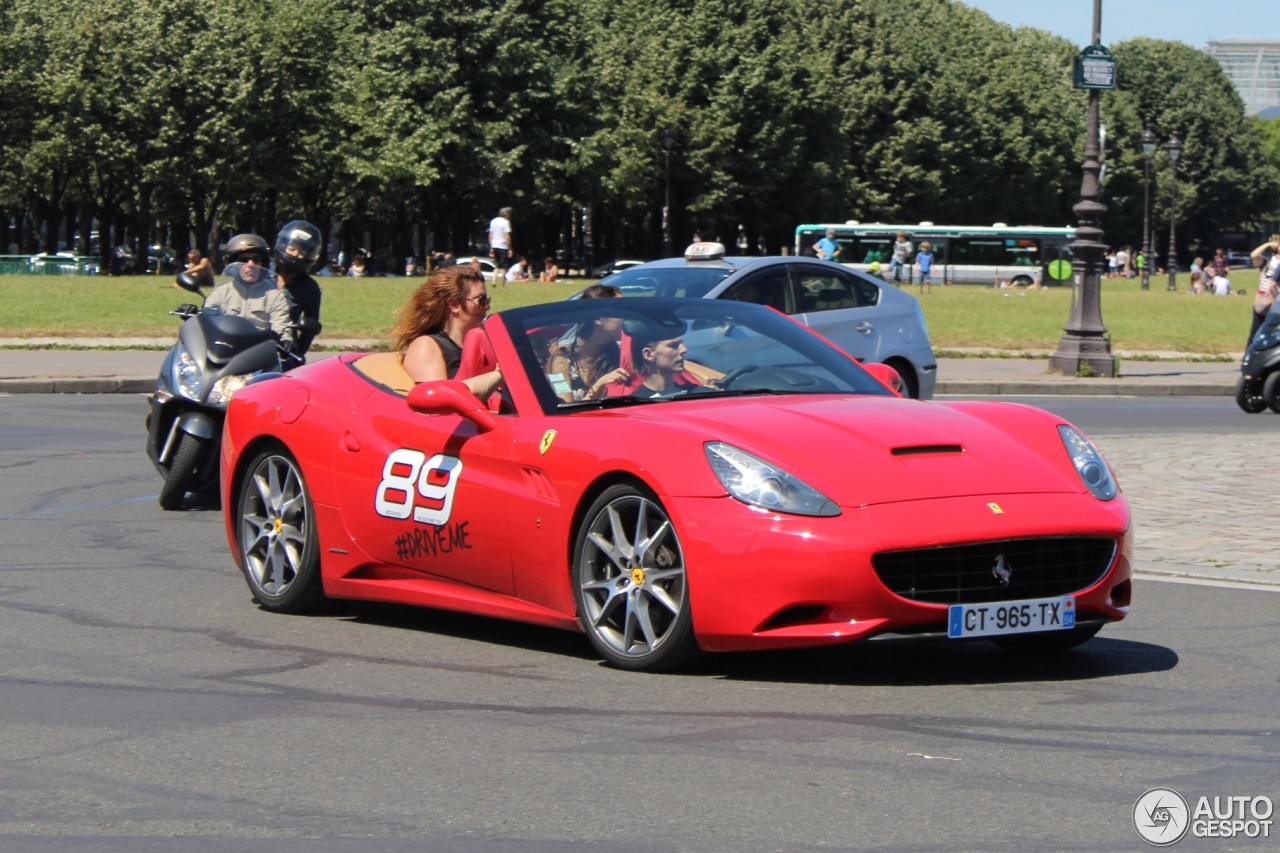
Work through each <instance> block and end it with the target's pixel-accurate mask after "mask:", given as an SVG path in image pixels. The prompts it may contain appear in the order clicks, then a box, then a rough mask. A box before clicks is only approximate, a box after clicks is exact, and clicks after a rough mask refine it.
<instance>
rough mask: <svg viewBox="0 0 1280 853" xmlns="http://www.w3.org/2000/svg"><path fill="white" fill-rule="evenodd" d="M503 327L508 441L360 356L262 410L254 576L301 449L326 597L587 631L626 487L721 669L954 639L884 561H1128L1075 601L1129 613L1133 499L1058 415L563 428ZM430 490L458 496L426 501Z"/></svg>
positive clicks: (905, 414) (232, 448) (968, 409)
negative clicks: (880, 559)
mask: <svg viewBox="0 0 1280 853" xmlns="http://www.w3.org/2000/svg"><path fill="white" fill-rule="evenodd" d="M485 329H486V330H487V331H488V333H489V336H490V340H491V343H492V347H493V351H494V354H495V355H496V357H497V358H498V360H499V361H500V362H501V363H502V365H503V366H504V376H505V377H507V386H508V389H509V393H510V396H511V400H512V403H513V405H514V408H515V410H516V412H518V414H497V415H494V416H493V417H494V420H495V427H494V428H493V429H491V430H488V431H484V430H482V429H480V428H479V427H478V426H477V425H476V424H475V423H473V422H472V421H470V420H468V419H466V418H464V417H462V416H459V415H453V414H423V413H420V412H416V411H413V410H412V409H411V408H410V407H409V405H408V403H407V401H406V399H405V398H404V397H402V396H398V395H396V394H394V393H392V392H390V391H389V390H386V389H384V388H381V387H379V386H377V385H376V384H374V383H373V382H371V381H370V379H368V378H366V377H365V376H362V375H361V374H359V373H358V372H357V371H356V370H355V369H353V367H352V363H353V362H354V361H356V360H357V359H358V358H360V356H359V355H355V354H346V355H341V356H338V357H334V358H330V359H324V360H322V361H319V362H315V363H313V364H310V365H307V366H306V367H303V368H299V369H297V370H294V371H292V372H291V373H289V374H288V375H285V376H283V377H279V378H275V379H271V380H268V381H265V382H259V383H256V384H253V385H250V386H248V387H246V388H245V389H243V390H242V391H240V392H239V393H238V394H237V395H236V397H235V398H234V400H233V401H232V403H231V406H230V410H229V412H228V417H227V423H226V430H225V436H224V441H223V449H222V464H223V471H222V475H223V476H222V488H223V496H222V497H223V506H224V507H225V508H227V512H226V514H225V515H226V525H227V530H226V532H227V537H228V541H229V543H230V545H231V551H232V553H233V554H234V555H236V559H237V560H239V559H240V556H239V554H240V551H239V548H238V547H237V541H236V535H237V532H236V529H235V523H234V520H233V519H234V515H235V513H234V512H233V511H232V510H233V508H234V504H235V500H236V496H237V489H238V484H239V481H240V478H241V476H242V474H243V469H244V466H245V465H246V464H247V462H248V461H249V458H250V457H251V456H252V455H253V453H254V450H255V448H258V447H262V446H265V445H266V444H268V443H270V444H271V445H276V446H278V445H282V446H283V447H285V448H287V450H288V452H289V453H290V454H291V455H292V456H293V457H294V458H295V459H296V460H297V462H298V464H299V467H300V469H301V471H302V473H303V475H304V478H305V481H306V484H307V488H308V490H309V493H310V497H311V500H312V502H313V505H314V508H315V512H314V516H315V523H316V527H317V530H318V534H319V542H320V568H321V574H322V578H323V587H324V591H325V593H326V594H327V595H329V596H331V597H335V598H350V599H368V600H381V601H388V602H401V603H408V604H414V605H421V606H428V607H440V608H446V609H451V610H458V611H464V612H470V613H477V614H484V615H487V616H497V617H501V618H508V619H516V620H522V621H527V622H532V623H537V624H541V625H549V626H554V627H560V628H568V629H574V630H577V629H579V625H578V617H577V613H576V606H575V598H574V591H573V589H572V578H571V570H572V560H573V553H572V552H573V546H574V539H575V535H576V533H577V530H578V527H579V525H580V522H581V516H582V514H583V512H584V511H585V509H586V507H587V505H589V504H590V503H591V501H592V500H593V497H594V496H595V495H596V494H598V493H599V492H600V490H601V488H602V487H603V484H608V483H612V482H616V481H619V480H629V481H632V482H638V483H642V484H644V486H645V487H647V488H648V489H649V490H651V491H652V492H653V493H654V494H655V495H656V496H657V498H658V500H659V501H660V502H661V503H662V505H663V506H664V508H665V509H666V511H667V513H668V514H669V516H670V518H671V520H672V523H673V525H674V528H675V530H676V532H677V535H678V537H679V542H680V545H681V547H682V549H683V551H684V555H685V563H686V565H687V572H688V589H689V596H690V604H691V608H692V616H693V625H694V631H695V635H696V637H697V640H698V643H699V645H700V646H701V647H702V648H704V649H707V650H749V649H765V648H788V647H798V646H816V645H825V644H834V643H843V642H848V641H851V640H857V639H862V638H867V637H872V636H875V635H877V634H881V633H898V632H908V633H911V632H924V631H943V632H945V630H946V620H947V606H946V605H945V604H927V603H921V602H917V601H913V600H910V599H908V598H904V597H901V596H899V595H897V594H895V593H893V592H891V591H890V590H889V589H888V588H887V587H886V585H885V584H884V583H882V582H881V581H880V579H879V578H878V577H877V575H876V572H875V571H874V570H873V568H872V557H873V555H874V554H877V553H881V552H886V551H897V550H906V549H921V548H933V547H938V546H945V545H957V544H965V543H976V542H984V541H988V540H1005V539H1020V538H1032V537H1058V536H1063V535H1067V534H1070V535H1073V536H1099V537H1107V538H1110V539H1112V540H1114V542H1115V551H1114V556H1113V558H1112V561H1111V565H1110V567H1109V568H1108V569H1107V570H1106V572H1105V573H1104V574H1103V575H1102V577H1101V578H1099V579H1098V580H1097V581H1096V582H1094V583H1091V584H1090V585H1089V586H1088V587H1087V588H1085V589H1081V590H1078V591H1075V593H1074V594H1075V595H1076V596H1077V602H1078V612H1079V617H1078V618H1079V619H1080V620H1081V621H1089V620H1105V621H1113V620H1118V619H1121V618H1124V616H1125V614H1126V612H1127V609H1128V605H1129V580H1130V574H1131V566H1130V560H1131V554H1132V544H1133V543H1132V532H1131V530H1130V517H1129V509H1128V506H1127V503H1126V501H1125V499H1124V496H1123V494H1118V495H1117V496H1116V497H1115V498H1114V499H1112V500H1110V501H1102V500H1098V499H1096V498H1093V497H1092V496H1091V495H1090V494H1089V492H1088V491H1087V490H1086V489H1085V488H1084V486H1083V485H1082V482H1081V480H1080V478H1079V477H1078V476H1077V475H1076V474H1075V472H1074V470H1073V468H1072V467H1071V465H1070V463H1069V461H1068V460H1067V457H1066V453H1065V452H1064V449H1063V444H1062V440H1061V438H1060V437H1059V435H1058V431H1057V426H1058V425H1059V424H1060V423H1062V421H1061V420H1060V419H1058V418H1056V417H1055V416H1053V415H1051V414H1049V413H1047V412H1044V411H1042V410H1039V409H1034V408H1031V407H1024V406H1016V405H1010V404H1001V403H987V402H954V403H937V402H922V401H917V400H909V399H903V398H900V397H894V396H861V395H851V394H814V395H805V396H794V395H792V396H772V397H725V398H719V397H716V396H714V395H707V396H706V397H705V398H702V399H697V400H687V401H683V402H681V403H679V404H670V403H668V404H663V405H653V406H637V407H633V408H617V409H607V408H606V409H598V410H591V409H586V410H582V411H576V412H573V413H571V414H565V413H558V412H553V413H547V412H544V411H543V408H542V407H541V406H540V405H539V402H538V398H537V395H536V393H535V390H534V386H533V384H532V383H531V381H530V379H529V377H527V376H526V375H525V374H524V372H522V371H521V370H519V369H516V368H518V366H519V364H520V357H519V353H518V351H517V349H516V347H515V345H514V343H513V341H512V340H511V339H510V338H509V337H508V336H507V333H506V328H505V326H504V325H503V323H502V317H501V315H498V316H495V317H491V318H490V319H489V321H488V322H487V323H486V325H485ZM712 440H714V441H721V442H726V443H728V444H731V445H734V446H736V447H739V448H742V449H744V450H746V451H748V452H750V453H752V454H755V455H756V456H759V457H760V458H762V459H764V460H766V461H768V462H772V463H774V464H777V465H780V466H782V467H784V468H785V469H786V470H788V471H790V472H792V473H794V474H795V475H797V476H799V477H800V478H801V479H803V480H804V481H805V482H806V483H807V484H808V485H810V486H812V487H813V488H815V489H817V490H818V491H819V492H821V493H823V494H824V495H826V496H828V497H829V498H831V499H832V500H833V501H834V502H835V503H836V504H838V506H839V507H840V513H839V515H836V516H834V517H809V516H800V515H788V514H783V513H778V512H769V511H766V510H763V509H759V508H755V507H752V506H748V505H747V504H744V503H742V502H741V501H739V500H737V499H735V498H733V497H731V496H729V494H728V493H727V492H726V489H725V487H724V486H722V485H721V483H720V482H719V480H718V479H717V477H716V475H715V474H714V472H713V471H712V469H711V466H710V465H709V464H708V462H707V458H706V455H705V451H704V445H705V444H706V442H708V441H712ZM396 460H400V461H396ZM439 460H443V461H439ZM437 464H438V465H440V466H442V467H441V468H438V469H437V468H433V465H437ZM457 465H460V466H461V467H460V468H457V467H455V468H453V469H452V470H453V471H454V472H455V473H454V474H452V475H449V473H448V471H446V470H445V469H446V468H448V467H449V466H457ZM420 476H421V477H422V478H423V479H422V481H421V482H422V484H423V486H425V490H426V491H428V492H432V493H433V494H436V495H438V499H437V498H433V499H432V500H431V501H424V500H423V499H422V497H421V496H420V495H418V496H415V495H414V484H416V483H417V482H418V478H419V477H420ZM433 478H434V479H433ZM389 513H390V514H391V515H389ZM395 513H403V514H414V515H416V514H418V513H422V514H423V517H424V518H427V519H428V520H429V521H430V523H427V524H423V523H416V522H415V521H413V520H411V519H410V518H408V517H392V516H393V515H394V514H395ZM241 568H243V566H241ZM780 614H800V616H793V617H788V618H785V619H781V618H780Z"/></svg>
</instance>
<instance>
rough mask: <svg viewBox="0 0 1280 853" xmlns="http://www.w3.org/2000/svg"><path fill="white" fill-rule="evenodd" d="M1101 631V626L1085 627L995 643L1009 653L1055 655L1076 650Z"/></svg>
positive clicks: (996, 641)
mask: <svg viewBox="0 0 1280 853" xmlns="http://www.w3.org/2000/svg"><path fill="white" fill-rule="evenodd" d="M1101 630H1102V625H1101V624H1097V625H1084V626H1082V627H1080V628H1072V629H1071V630H1069V631H1046V632H1044V633H1041V634H1023V635H1021V636H1014V637H1000V638H999V639H997V640H995V643H996V645H998V646H999V647H1000V648H1002V649H1004V650H1005V651H1007V652H1014V653H1017V654H1025V655H1036V656H1043V655H1055V654H1059V653H1061V652H1065V651H1067V650H1068V649H1074V648H1075V647H1076V646H1078V645H1080V644H1081V643H1087V642H1089V641H1090V640H1092V639H1093V638H1094V637H1095V636H1097V633H1098V632H1099V631H1101Z"/></svg>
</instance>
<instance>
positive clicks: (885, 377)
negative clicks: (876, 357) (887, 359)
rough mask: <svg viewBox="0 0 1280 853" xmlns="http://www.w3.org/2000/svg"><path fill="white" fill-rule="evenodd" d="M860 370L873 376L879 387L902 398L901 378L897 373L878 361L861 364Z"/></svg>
mask: <svg viewBox="0 0 1280 853" xmlns="http://www.w3.org/2000/svg"><path fill="white" fill-rule="evenodd" d="M862 369H863V370H865V371H867V373H870V374H871V375H872V376H874V377H875V378H876V379H877V380H878V381H879V382H880V384H881V385H883V386H884V387H886V388H888V389H889V390H890V391H892V392H893V393H895V394H897V395H898V396H899V397H901V396H902V377H901V376H899V375H898V371H896V370H894V369H893V368H892V367H890V366H889V365H887V364H881V363H880V362H878V361H867V362H863V364H862Z"/></svg>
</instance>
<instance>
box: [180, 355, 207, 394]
mask: <svg viewBox="0 0 1280 853" xmlns="http://www.w3.org/2000/svg"><path fill="white" fill-rule="evenodd" d="M173 379H174V385H175V386H176V387H177V389H178V390H179V391H180V392H182V396H184V397H187V398H189V399H192V400H199V399H200V392H201V391H202V390H204V381H203V379H202V376H201V371H200V365H198V364H196V360H195V359H194V358H192V357H191V356H190V355H189V354H188V353H187V351H186V350H185V349H184V350H182V351H180V352H179V353H178V357H177V359H175V360H174V363H173Z"/></svg>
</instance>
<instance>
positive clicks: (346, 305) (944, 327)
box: [0, 270, 1258, 357]
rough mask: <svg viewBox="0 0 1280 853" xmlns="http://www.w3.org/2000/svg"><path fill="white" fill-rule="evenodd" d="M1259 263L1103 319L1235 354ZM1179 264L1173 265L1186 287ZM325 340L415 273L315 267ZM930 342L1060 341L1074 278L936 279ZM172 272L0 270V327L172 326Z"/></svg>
mask: <svg viewBox="0 0 1280 853" xmlns="http://www.w3.org/2000/svg"><path fill="white" fill-rule="evenodd" d="M1257 275H1258V274H1257V273H1256V272H1254V271H1251V270H1236V271H1234V272H1233V273H1232V276H1231V280H1232V290H1233V291H1239V290H1243V291H1245V294H1246V295H1245V296H1236V295H1233V296H1230V297H1213V296H1192V295H1190V294H1188V293H1186V292H1185V290H1184V291H1181V292H1177V293H1170V292H1169V291H1168V290H1166V289H1165V287H1166V279H1165V278H1163V277H1160V278H1153V279H1152V280H1151V289H1150V290H1148V291H1145V292H1144V291H1143V290H1142V289H1141V287H1140V285H1139V282H1138V280H1137V279H1131V280H1121V279H1110V280H1105V281H1104V282H1103V287H1102V302H1101V305H1102V321H1103V324H1104V325H1105V326H1106V327H1107V329H1108V330H1109V334H1110V337H1111V346H1112V348H1113V349H1114V350H1116V351H1125V352H1177V353H1188V354H1194V355H1201V356H1205V357H1215V356H1216V357H1236V356H1238V355H1239V354H1240V352H1242V351H1243V349H1244V344H1245V337H1246V335H1247V333H1248V331H1249V322H1250V318H1251V313H1252V308H1253V291H1254V288H1255V287H1256V285H1257ZM1186 279H1187V277H1186V275H1185V274H1184V275H1183V276H1181V277H1180V284H1181V285H1182V286H1183V287H1184V288H1185V286H1186ZM318 281H319V282H320V286H321V287H322V288H323V289H324V309H323V311H322V314H321V316H322V319H323V320H324V332H323V334H322V335H321V337H320V339H319V341H317V345H320V346H322V345H323V343H324V340H325V339H326V338H328V339H337V338H357V339H368V340H380V339H383V338H385V335H386V331H387V328H388V327H389V326H390V325H391V323H392V318H393V316H394V314H395V312H396V310H397V309H398V308H399V307H400V305H401V304H402V303H403V302H404V300H405V298H406V297H407V296H408V294H409V292H410V291H411V290H413V288H415V287H416V286H417V285H418V284H419V283H420V281H421V279H417V278H366V279H358V278H320V279H318ZM587 283H588V282H587V281H586V280H583V279H575V280H571V281H567V282H561V283H557V284H539V283H537V282H513V283H510V284H508V285H507V286H506V287H502V288H491V289H490V293H491V295H492V296H493V310H496V311H501V310H503V309H504V308H512V307H516V306H519V305H531V304H534V303H537V302H546V301H549V300H557V299H563V298H564V297H566V296H568V295H569V294H570V293H573V292H575V291H576V290H578V289H579V288H581V287H584V286H585V285H586V284H587ZM906 289H907V290H908V292H911V293H913V294H916V295H919V296H920V304H921V305H922V307H923V309H924V315H925V320H926V322H927V323H928V325H929V335H930V338H931V339H932V341H933V346H934V349H936V350H938V351H940V352H946V351H948V350H953V349H965V348H972V347H987V348H992V349H998V350H1005V351H1012V352H1014V353H1019V352H1029V351H1035V350H1056V349H1057V347H1058V341H1059V339H1060V338H1061V337H1062V327H1063V326H1064V325H1065V324H1066V322H1067V317H1068V315H1069V313H1070V310H1071V298H1072V289H1071V288H1069V287H1062V288H1053V289H1050V290H1041V291H1034V290H1033V291H1024V290H1003V291H1002V290H995V289H993V288H986V287H977V286H973V285H964V286H952V287H941V286H936V285H935V286H934V288H933V291H932V292H931V293H928V294H924V295H920V294H919V292H918V290H917V288H915V287H908V288H906ZM190 301H193V300H192V299H191V294H188V293H186V292H185V291H182V290H179V289H178V288H177V287H175V286H174V285H173V281H172V279H170V278H168V277H160V276H125V277H119V278H112V277H106V276H0V305H3V306H4V308H3V310H0V338H42V337H104V338H111V337H148V338H151V337H155V338H167V337H169V336H171V335H174V334H176V331H177V327H178V321H177V319H176V318H175V317H172V316H170V315H169V313H168V312H169V311H170V310H172V309H173V307H174V306H176V305H178V304H180V303H182V302H190Z"/></svg>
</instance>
